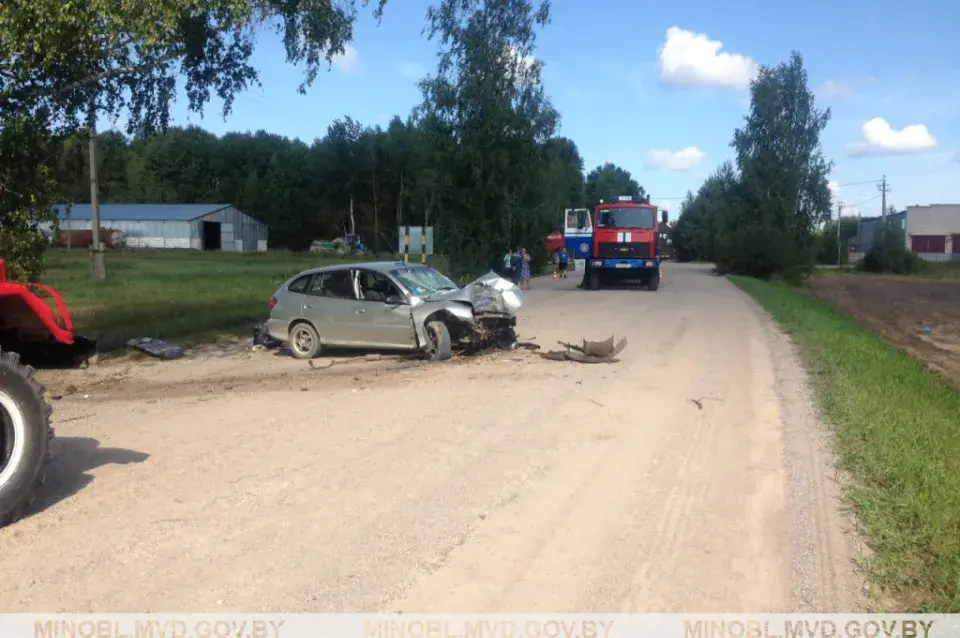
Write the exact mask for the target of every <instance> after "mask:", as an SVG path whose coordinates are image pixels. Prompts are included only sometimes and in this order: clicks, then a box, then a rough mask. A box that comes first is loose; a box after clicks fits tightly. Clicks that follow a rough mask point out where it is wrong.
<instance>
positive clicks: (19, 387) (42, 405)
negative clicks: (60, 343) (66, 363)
mask: <svg viewBox="0 0 960 638" xmlns="http://www.w3.org/2000/svg"><path fill="white" fill-rule="evenodd" d="M33 373H34V370H33V368H32V367H30V366H28V365H24V364H22V363H20V356H19V355H17V353H15V352H0V527H3V526H5V525H9V524H10V523H13V522H15V521H16V520H17V519H18V518H19V517H20V516H21V514H22V512H23V510H24V509H25V508H26V506H27V505H29V504H30V503H31V502H32V501H33V497H34V495H35V493H36V490H37V487H38V486H39V485H41V484H42V483H43V479H44V466H45V465H46V462H47V457H48V455H49V453H50V441H51V439H53V428H52V427H50V415H51V414H52V413H53V407H51V406H50V404H49V403H47V400H46V398H45V397H44V393H45V392H46V388H44V387H43V386H42V385H40V383H38V382H37V380H36V379H34V378H33Z"/></svg>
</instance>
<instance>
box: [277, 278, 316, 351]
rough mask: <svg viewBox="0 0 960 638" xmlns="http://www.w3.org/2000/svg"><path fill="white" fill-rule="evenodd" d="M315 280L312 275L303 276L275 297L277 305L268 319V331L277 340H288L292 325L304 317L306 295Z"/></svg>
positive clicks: (278, 292)
mask: <svg viewBox="0 0 960 638" xmlns="http://www.w3.org/2000/svg"><path fill="white" fill-rule="evenodd" d="M312 278H313V275H312V274H309V273H308V274H306V275H301V276H299V277H297V278H296V279H294V280H293V281H291V282H290V284H289V285H288V286H287V287H286V288H284V289H282V290H279V291H277V293H276V294H275V295H274V297H273V298H274V299H276V304H274V306H273V308H272V309H271V310H270V318H269V319H267V331H268V332H269V333H270V335H271V336H272V337H274V338H277V339H286V338H287V335H288V334H289V329H290V323H291V322H293V321H295V320H296V319H299V318H301V317H302V316H303V303H304V298H305V293H306V291H307V288H308V287H309V285H310V281H311V279H312Z"/></svg>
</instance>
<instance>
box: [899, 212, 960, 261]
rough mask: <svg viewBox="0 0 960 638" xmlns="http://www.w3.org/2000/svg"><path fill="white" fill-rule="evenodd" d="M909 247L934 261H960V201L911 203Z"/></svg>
mask: <svg viewBox="0 0 960 638" xmlns="http://www.w3.org/2000/svg"><path fill="white" fill-rule="evenodd" d="M907 248H909V249H910V250H912V251H913V252H915V253H917V254H918V255H920V256H921V257H923V258H924V259H927V260H930V261H950V260H954V259H956V260H960V204H930V205H929V206H907Z"/></svg>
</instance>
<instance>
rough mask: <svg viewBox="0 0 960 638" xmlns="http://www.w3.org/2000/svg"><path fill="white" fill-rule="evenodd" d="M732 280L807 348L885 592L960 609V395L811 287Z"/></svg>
mask: <svg viewBox="0 0 960 638" xmlns="http://www.w3.org/2000/svg"><path fill="white" fill-rule="evenodd" d="M730 279H731V281H733V283H734V284H736V285H737V286H739V287H740V288H742V289H744V290H745V291H747V292H748V293H749V294H750V295H752V296H753V297H754V298H755V299H757V301H758V302H759V303H760V304H761V305H762V306H763V307H764V308H765V309H766V310H767V311H768V312H769V313H770V314H771V315H772V316H773V317H774V318H775V319H776V320H777V321H778V322H779V323H780V324H781V325H782V326H783V328H784V329H785V330H786V331H787V332H789V333H790V334H791V335H792V336H793V338H794V340H795V341H796V343H797V344H798V346H799V347H800V350H801V352H802V354H803V356H804V358H805V362H806V364H807V365H808V368H809V370H810V372H811V377H812V379H813V383H814V386H815V388H816V391H817V393H818V396H819V399H820V403H821V406H822V410H823V414H824V416H825V417H826V419H827V421H828V422H829V423H831V424H832V426H833V427H834V429H835V435H836V437H835V438H836V445H837V449H838V453H839V459H840V463H841V465H842V467H843V468H844V470H846V472H847V473H848V475H849V477H850V480H849V483H848V485H846V486H845V487H846V494H847V496H848V498H849V500H850V502H851V504H852V505H853V506H854V508H855V510H856V511H857V513H858V515H859V518H860V521H861V523H862V525H863V527H864V531H865V535H866V540H867V542H868V544H869V546H870V548H871V550H872V556H871V558H870V571H871V583H872V585H873V586H874V591H875V594H876V595H877V600H878V601H881V603H880V604H882V605H884V606H886V607H889V608H891V610H898V611H911V612H949V613H957V612H960V395H958V394H957V393H956V392H955V391H953V390H952V389H950V388H949V387H947V386H946V385H945V384H944V383H943V382H942V381H941V380H940V379H939V378H938V377H936V376H935V375H933V374H931V373H929V372H928V371H927V370H926V369H925V368H924V367H923V366H922V365H921V364H920V363H918V362H916V361H914V360H913V359H911V358H909V357H907V356H906V355H904V354H902V353H900V352H898V351H896V350H895V349H894V348H892V347H890V346H888V345H887V344H886V343H884V342H883V341H881V340H880V339H879V338H878V337H876V336H874V335H873V334H871V333H868V332H866V331H864V330H862V329H861V328H859V327H858V326H857V325H856V324H855V323H854V322H853V320H852V319H851V318H849V317H848V316H847V315H845V314H843V313H841V312H840V311H838V310H835V309H833V308H831V307H829V306H827V305H825V304H823V303H821V302H819V301H817V300H816V299H814V298H813V297H812V296H810V295H809V294H807V293H806V292H805V291H804V290H803V289H800V288H795V287H791V286H789V285H787V284H782V283H766V282H762V281H758V280H756V279H751V278H746V277H730Z"/></svg>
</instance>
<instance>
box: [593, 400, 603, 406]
mask: <svg viewBox="0 0 960 638" xmlns="http://www.w3.org/2000/svg"><path fill="white" fill-rule="evenodd" d="M590 403H595V404H597V405H599V406H600V407H601V408H602V407H603V404H602V403H600V402H599V401H597V400H596V399H590Z"/></svg>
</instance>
